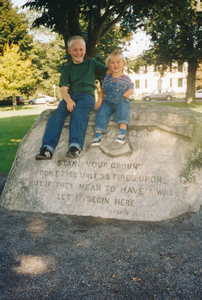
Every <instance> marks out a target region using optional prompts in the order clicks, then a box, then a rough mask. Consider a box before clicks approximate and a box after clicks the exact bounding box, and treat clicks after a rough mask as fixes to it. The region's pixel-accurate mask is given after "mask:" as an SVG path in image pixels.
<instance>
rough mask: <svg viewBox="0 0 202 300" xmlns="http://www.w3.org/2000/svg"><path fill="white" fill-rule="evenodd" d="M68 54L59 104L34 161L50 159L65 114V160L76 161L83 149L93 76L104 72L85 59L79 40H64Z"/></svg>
mask: <svg viewBox="0 0 202 300" xmlns="http://www.w3.org/2000/svg"><path fill="white" fill-rule="evenodd" d="M68 53H69V54H70V55H71V57H72V63H68V64H67V65H66V66H65V67H64V69H63V71H62V74H61V77H60V83H59V86H60V87H61V94H62V97H63V100H62V101H61V102H60V104H59V106H58V108H57V109H56V110H55V112H54V114H53V115H52V116H51V117H50V118H49V120H48V123H47V126H46V130H45V133H44V136H43V142H42V146H41V148H40V153H39V154H37V155H36V156H35V159H36V160H42V159H52V156H53V153H54V151H55V148H56V146H57V144H58V142H59V138H60V135H61V132H62V128H63V126H64V122H65V119H66V118H67V116H68V114H69V113H71V119H70V125H69V148H68V152H67V156H68V157H72V158H76V157H78V155H79V153H80V152H81V151H82V149H83V144H84V139H85V134H86V129H87V125H88V118H89V114H90V111H91V110H92V109H93V108H94V106H95V98H94V91H95V74H97V75H100V76H103V77H104V76H105V74H106V72H107V70H108V69H107V67H106V66H105V65H103V64H101V63H99V62H97V61H96V60H94V59H87V58H85V54H86V44H85V41H84V39H83V38H82V37H80V36H73V37H71V38H70V39H69V40H68Z"/></svg>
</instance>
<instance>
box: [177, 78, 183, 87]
mask: <svg viewBox="0 0 202 300" xmlns="http://www.w3.org/2000/svg"><path fill="white" fill-rule="evenodd" d="M178 87H183V79H182V78H178Z"/></svg>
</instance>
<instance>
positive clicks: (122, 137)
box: [115, 134, 126, 144]
mask: <svg viewBox="0 0 202 300" xmlns="http://www.w3.org/2000/svg"><path fill="white" fill-rule="evenodd" d="M125 141H126V136H125V135H124V134H119V135H118V136H117V138H116V140H115V142H117V143H119V144H124V143H125Z"/></svg>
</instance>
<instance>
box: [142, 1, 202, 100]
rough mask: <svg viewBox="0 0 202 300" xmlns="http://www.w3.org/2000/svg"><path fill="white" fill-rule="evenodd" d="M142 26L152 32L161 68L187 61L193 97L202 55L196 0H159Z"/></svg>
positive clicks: (155, 59) (155, 57)
mask: <svg viewBox="0 0 202 300" xmlns="http://www.w3.org/2000/svg"><path fill="white" fill-rule="evenodd" d="M141 25H142V27H143V28H144V29H145V30H146V31H147V33H148V34H150V35H151V40H152V41H153V49H152V52H150V53H149V54H147V58H148V56H150V57H153V62H154V64H155V65H162V70H164V69H165V68H166V67H167V66H169V65H171V63H172V62H173V61H178V63H180V64H181V63H183V62H185V61H187V62H188V82H187V86H188V88H187V97H188V98H190V99H189V100H190V101H192V100H194V92H195V81H196V70H197V67H198V63H199V61H200V60H201V59H202V14H201V12H198V11H197V10H196V1H190V0H185V1H181V0H164V1H162V0H160V1H158V2H156V3H155V5H153V7H152V8H151V9H150V10H149V11H148V13H147V18H145V14H143V15H142V23H141Z"/></svg>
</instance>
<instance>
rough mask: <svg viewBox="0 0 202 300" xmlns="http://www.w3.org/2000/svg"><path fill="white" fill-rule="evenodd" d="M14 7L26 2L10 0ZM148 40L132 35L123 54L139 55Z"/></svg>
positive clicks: (147, 44)
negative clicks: (129, 44) (128, 45)
mask: <svg viewBox="0 0 202 300" xmlns="http://www.w3.org/2000/svg"><path fill="white" fill-rule="evenodd" d="M11 2H12V3H13V4H14V5H15V6H18V7H19V8H20V6H22V5H23V4H25V3H26V2H27V0H12V1H11ZM149 43H150V41H149V38H148V37H147V36H146V35H145V34H144V33H143V32H141V31H139V32H137V33H136V34H134V38H133V40H132V42H131V46H130V47H129V48H128V51H126V52H125V54H126V55H129V56H137V55H140V54H141V53H142V52H143V51H144V50H146V49H148V47H149Z"/></svg>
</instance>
